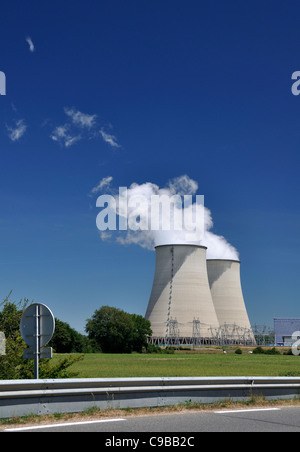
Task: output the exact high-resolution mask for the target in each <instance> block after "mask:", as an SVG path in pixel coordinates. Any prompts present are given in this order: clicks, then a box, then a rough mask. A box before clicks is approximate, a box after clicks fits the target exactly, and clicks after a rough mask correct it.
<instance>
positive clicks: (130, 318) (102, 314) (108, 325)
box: [0, 299, 152, 353]
mask: <svg viewBox="0 0 300 452" xmlns="http://www.w3.org/2000/svg"><path fill="white" fill-rule="evenodd" d="M28 304H29V301H28V300H25V301H24V302H21V303H15V302H11V301H9V300H8V299H6V300H5V301H4V302H3V303H2V311H0V331H3V332H4V333H5V336H6V337H7V338H9V337H12V336H13V337H19V336H20V320H21V316H22V312H23V310H24V309H25V307H26V306H27V305H28ZM0 307H1V304H0ZM85 330H86V332H87V335H86V336H85V335H83V334H81V333H79V332H78V331H76V330H75V329H74V328H72V327H71V326H70V325H69V324H68V323H66V322H63V321H61V320H59V319H57V318H56V319H55V332H54V335H53V338H52V339H51V341H50V342H49V344H48V347H52V348H53V350H54V352H55V353H99V352H103V353H131V352H133V351H136V352H142V351H143V349H146V348H147V336H151V334H152V331H151V325H150V322H149V321H147V320H145V319H144V317H143V316H141V315H136V314H129V313H127V312H125V311H122V310H121V309H117V308H113V307H109V306H102V307H101V308H100V309H99V310H96V311H95V313H94V314H93V316H92V317H91V318H90V319H88V320H87V322H86V328H85Z"/></svg>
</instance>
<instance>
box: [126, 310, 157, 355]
mask: <svg viewBox="0 0 300 452" xmlns="http://www.w3.org/2000/svg"><path fill="white" fill-rule="evenodd" d="M131 318H132V321H133V325H134V329H133V333H132V347H133V351H135V352H139V353H141V352H142V349H143V347H145V348H147V337H148V336H152V330H151V323H150V321H149V320H146V319H145V317H143V316H142V315H137V314H132V315H131Z"/></svg>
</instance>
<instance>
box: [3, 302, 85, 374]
mask: <svg viewBox="0 0 300 452" xmlns="http://www.w3.org/2000/svg"><path fill="white" fill-rule="evenodd" d="M9 296H10V295H9ZM9 296H8V297H7V298H6V299H5V300H4V301H3V302H2V303H0V308H1V307H2V311H0V331H3V332H4V334H5V336H6V355H5V356H0V380H15V379H27V378H33V377H34V369H33V367H34V366H33V360H28V359H23V350H24V348H26V344H25V342H24V341H23V339H22V337H21V333H20V321H21V317H22V313H23V311H24V309H25V308H26V307H27V306H28V304H29V300H28V299H25V300H21V301H20V302H19V303H16V302H11V301H10V300H9ZM81 359H83V357H82V356H79V357H76V358H73V357H68V358H64V359H62V360H60V361H59V362H58V363H57V364H56V365H51V360H48V359H43V360H41V361H40V378H70V377H75V376H76V375H77V374H75V373H73V372H70V371H69V367H70V366H71V365H72V364H73V363H74V362H76V361H79V360H81Z"/></svg>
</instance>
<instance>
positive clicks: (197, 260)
mask: <svg viewBox="0 0 300 452" xmlns="http://www.w3.org/2000/svg"><path fill="white" fill-rule="evenodd" d="M206 251H207V248H206V247H205V246H198V245H162V246H157V247H156V267H155V275H154V281H153V287H152V291H151V296H150V300H149V304H148V308H147V312H146V318H147V319H148V320H149V321H150V322H151V327H152V334H153V335H152V338H151V339H150V340H151V342H152V343H153V344H156V345H176V344H178V345H201V344H215V345H219V344H241V345H243V344H244V345H255V338H254V334H253V332H252V329H251V325H250V322H249V318H248V314H247V310H246V306H245V302H244V297H243V293H242V287H241V281H240V262H239V261H233V260H220V259H217V260H207V259H206Z"/></svg>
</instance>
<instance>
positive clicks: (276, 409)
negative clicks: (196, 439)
mask: <svg viewBox="0 0 300 452" xmlns="http://www.w3.org/2000/svg"><path fill="white" fill-rule="evenodd" d="M259 411H280V408H254V409H248V410H228V411H222V410H220V411H214V413H215V414H229V413H230V414H233V413H235V414H238V413H253V412H259Z"/></svg>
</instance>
